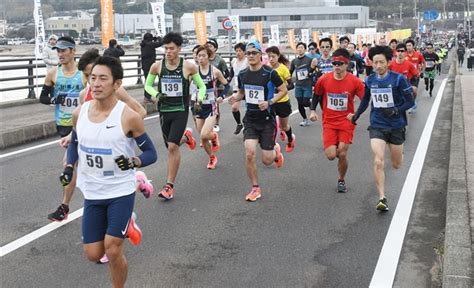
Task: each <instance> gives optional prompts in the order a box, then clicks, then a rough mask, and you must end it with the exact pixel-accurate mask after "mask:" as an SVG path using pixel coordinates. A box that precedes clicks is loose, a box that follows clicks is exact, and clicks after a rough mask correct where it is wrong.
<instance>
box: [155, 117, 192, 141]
mask: <svg viewBox="0 0 474 288" xmlns="http://www.w3.org/2000/svg"><path fill="white" fill-rule="evenodd" d="M188 115H189V112H188V111H179V112H166V113H160V125H161V132H162V134H163V140H164V141H165V145H166V147H168V142H171V143H174V144H176V145H179V143H180V142H181V138H183V135H184V130H186V125H187V124H188Z"/></svg>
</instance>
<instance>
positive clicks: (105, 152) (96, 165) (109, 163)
mask: <svg viewBox="0 0 474 288" xmlns="http://www.w3.org/2000/svg"><path fill="white" fill-rule="evenodd" d="M79 146H80V151H79V155H80V159H81V161H82V160H84V162H81V163H80V164H81V169H82V170H83V171H84V172H85V173H86V174H87V175H90V176H95V177H104V176H105V177H106V176H114V169H115V162H114V158H113V156H112V149H103V148H93V147H86V146H83V145H79Z"/></svg>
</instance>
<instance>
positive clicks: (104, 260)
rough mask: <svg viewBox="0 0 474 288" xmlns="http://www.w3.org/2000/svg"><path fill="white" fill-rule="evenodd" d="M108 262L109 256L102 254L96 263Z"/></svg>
mask: <svg viewBox="0 0 474 288" xmlns="http://www.w3.org/2000/svg"><path fill="white" fill-rule="evenodd" d="M107 263H109V257H107V254H104V256H102V258H100V260H99V262H97V264H107Z"/></svg>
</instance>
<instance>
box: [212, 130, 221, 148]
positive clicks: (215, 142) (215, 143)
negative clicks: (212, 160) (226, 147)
mask: <svg viewBox="0 0 474 288" xmlns="http://www.w3.org/2000/svg"><path fill="white" fill-rule="evenodd" d="M212 134H214V139H212V140H211V143H212V152H217V151H219V149H221V145H220V144H219V134H217V132H212Z"/></svg>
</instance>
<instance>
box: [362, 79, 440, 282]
mask: <svg viewBox="0 0 474 288" xmlns="http://www.w3.org/2000/svg"><path fill="white" fill-rule="evenodd" d="M446 81H447V79H444V80H443V82H442V83H441V86H440V89H439V90H438V94H437V95H436V98H435V101H434V103H433V106H432V107H431V111H430V114H429V115H428V119H427V120H426V124H425V128H424V129H423V133H422V134H421V137H420V141H419V142H418V147H417V148H416V151H415V155H414V157H413V160H412V162H411V166H410V170H409V171H408V174H407V177H406V179H405V183H404V184H403V188H402V192H401V193H400V198H399V200H398V204H397V208H396V210H395V212H394V214H393V218H392V222H391V223H390V227H389V228H388V232H387V235H386V236H385V241H384V243H383V246H382V250H381V252H380V255H379V259H378V261H377V266H376V267H375V271H374V274H373V275H372V280H371V281H370V285H369V287H370V288H379V287H392V286H393V281H394V279H395V273H396V272H397V266H398V259H399V258H400V252H401V250H402V246H403V240H404V238H405V233H406V230H407V226H408V221H409V219H410V214H411V209H412V206H413V201H414V199H415V194H416V189H417V187H418V182H419V180H420V175H421V170H422V168H423V163H424V162H425V156H426V152H427V150H428V145H429V143H430V138H431V132H432V131H433V126H434V123H435V120H436V115H437V114H438V109H439V105H440V103H441V99H442V97H443V92H444V88H445V86H446Z"/></svg>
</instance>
